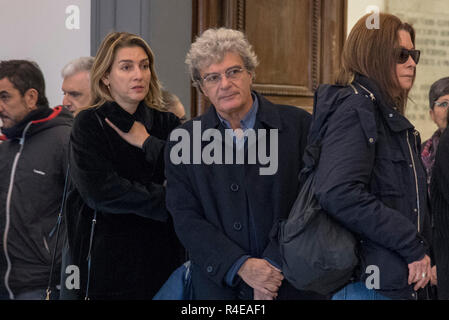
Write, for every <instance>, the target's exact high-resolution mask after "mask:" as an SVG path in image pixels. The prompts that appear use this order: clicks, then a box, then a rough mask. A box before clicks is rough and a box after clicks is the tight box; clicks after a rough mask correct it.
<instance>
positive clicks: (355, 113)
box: [310, 76, 430, 299]
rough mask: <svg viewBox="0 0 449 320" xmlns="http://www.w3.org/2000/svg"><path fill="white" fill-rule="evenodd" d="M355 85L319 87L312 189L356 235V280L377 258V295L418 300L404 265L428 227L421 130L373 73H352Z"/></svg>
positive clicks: (422, 246) (419, 248)
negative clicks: (389, 100)
mask: <svg viewBox="0 0 449 320" xmlns="http://www.w3.org/2000/svg"><path fill="white" fill-rule="evenodd" d="M353 85H354V88H353V89H351V88H350V87H346V88H343V87H338V86H329V85H323V86H320V87H319V89H318V91H317V93H316V98H317V103H316V105H315V110H314V120H313V124H312V127H311V131H310V137H311V138H313V137H314V136H317V134H318V133H319V132H320V130H322V131H321V133H323V132H324V133H325V134H324V138H323V140H322V149H321V157H320V161H319V164H318V168H317V173H316V196H317V198H318V199H319V202H320V204H321V205H322V207H323V208H324V209H325V210H327V211H328V212H329V214H331V215H332V216H334V217H335V218H336V219H337V220H339V221H340V222H342V223H343V225H344V226H346V227H347V228H348V229H349V230H351V231H353V232H354V233H355V234H356V235H357V237H358V238H359V239H360V259H361V268H360V271H361V274H360V277H361V279H360V280H362V281H365V279H366V278H367V276H369V275H370V274H371V273H370V272H369V273H366V268H367V267H368V266H370V265H375V266H377V267H379V270H380V274H379V275H380V289H379V291H380V292H381V293H382V294H384V295H386V296H388V297H391V298H394V299H415V298H416V294H415V292H414V291H413V286H412V285H408V266H407V265H408V264H409V263H411V262H414V261H417V260H420V259H422V258H423V257H424V255H425V254H426V250H427V245H426V241H425V240H424V237H423V236H422V234H424V233H428V231H427V230H430V224H429V222H430V221H429V217H428V214H429V212H428V203H427V192H426V190H427V189H426V188H427V187H426V178H425V171H424V168H423V166H422V163H421V158H420V156H419V155H420V145H421V143H420V138H419V133H418V132H417V131H416V130H415V129H414V127H413V125H412V124H411V123H410V122H409V121H408V120H407V119H406V118H405V117H404V116H402V115H401V114H400V113H399V112H398V111H396V110H395V109H394V108H393V107H391V106H390V105H388V103H387V101H386V100H385V99H384V98H383V97H382V95H381V93H380V92H379V90H378V88H377V86H376V85H375V84H374V83H373V82H372V81H371V80H369V79H368V78H366V77H362V76H357V77H356V79H355V82H354V83H353ZM428 239H430V238H428Z"/></svg>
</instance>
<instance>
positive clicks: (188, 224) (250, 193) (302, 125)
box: [165, 93, 323, 299]
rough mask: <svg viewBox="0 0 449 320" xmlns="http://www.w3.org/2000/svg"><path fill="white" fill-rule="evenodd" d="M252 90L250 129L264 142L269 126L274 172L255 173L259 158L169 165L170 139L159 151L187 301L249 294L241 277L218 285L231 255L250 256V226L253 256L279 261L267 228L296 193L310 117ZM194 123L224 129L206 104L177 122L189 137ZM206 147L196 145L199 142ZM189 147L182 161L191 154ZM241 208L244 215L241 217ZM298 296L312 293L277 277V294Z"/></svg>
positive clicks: (232, 259)
mask: <svg viewBox="0 0 449 320" xmlns="http://www.w3.org/2000/svg"><path fill="white" fill-rule="evenodd" d="M256 95H257V98H258V101H259V109H258V112H257V115H256V123H255V128H254V129H255V130H256V131H257V129H267V138H266V140H267V141H269V140H270V139H269V137H270V136H271V133H270V131H269V129H278V134H279V137H278V147H279V148H278V156H279V159H278V170H277V172H276V173H275V174H274V175H260V174H259V173H260V172H259V169H260V167H261V165H260V163H257V164H248V163H249V161H245V163H246V164H240V165H239V164H211V165H207V164H205V163H202V164H182V163H181V164H173V162H172V161H171V157H170V153H171V150H172V149H173V148H174V146H175V145H177V142H176V141H174V142H169V144H168V147H167V149H166V155H165V161H166V176H167V207H168V209H169V211H170V213H171V214H172V216H173V219H174V223H175V229H176V232H177V234H178V236H179V238H180V240H181V242H182V243H183V244H184V246H185V248H186V249H187V251H188V252H189V254H190V257H191V260H192V283H193V290H194V298H195V299H251V298H252V294H253V291H252V289H250V287H249V286H248V285H246V284H245V283H244V282H243V281H241V280H240V283H239V284H238V285H237V286H235V287H230V286H228V285H226V284H225V277H226V274H227V272H228V271H229V269H230V268H231V266H232V265H233V264H234V263H235V262H236V260H237V259H239V258H240V257H242V256H244V255H251V252H250V251H251V248H250V247H251V240H250V236H249V234H250V229H251V228H252V229H253V230H255V239H252V240H253V241H254V242H255V243H257V246H258V252H257V254H256V255H254V254H253V255H252V256H253V257H256V258H268V259H269V260H271V261H272V262H274V263H276V264H277V265H278V266H280V265H281V260H280V258H279V249H278V246H277V245H276V243H275V242H270V231H271V230H272V229H273V227H275V226H276V223H277V221H278V219H282V218H286V217H287V216H288V214H289V211H290V208H291V206H292V205H293V203H294V201H295V199H296V196H297V194H298V190H299V182H298V174H299V172H300V170H301V168H302V154H303V151H304V148H305V146H306V142H307V132H308V128H309V125H310V119H311V117H310V115H309V114H308V113H307V112H305V111H304V110H301V109H299V108H296V107H292V106H282V105H274V104H272V103H271V102H269V101H268V100H267V99H265V98H264V97H262V96H261V95H259V94H257V93H256ZM194 121H199V122H200V123H201V134H203V133H204V132H205V131H206V130H208V129H211V128H214V129H219V130H220V132H221V134H222V137H224V127H223V125H222V123H221V122H220V120H219V118H218V117H217V114H216V111H215V108H214V106H211V107H210V109H209V111H208V112H207V113H206V114H204V115H202V116H200V117H199V118H196V119H194V120H193V121H189V122H187V123H185V124H184V125H182V126H181V127H180V128H182V129H185V130H186V131H187V132H188V133H189V135H190V137H191V138H192V139H193V126H194ZM197 124H198V123H197ZM173 133H175V132H173ZM207 144H208V142H203V143H202V147H203V148H204V147H205V146H206V145H207ZM190 146H191V147H192V143H190ZM174 150H176V149H174ZM192 150H193V149H192ZM192 150H191V152H190V153H191V154H190V158H192V157H193V156H195V155H192V153H196V152H195V151H192ZM223 150H225V149H224V148H223ZM269 150H270V149H269V148H267V153H268V152H269ZM224 156H225V151H223V157H224ZM249 211H251V214H252V215H248V212H249ZM251 216H252V219H251ZM301 297H302V298H315V297H316V296H315V295H313V294H307V293H299V292H298V291H296V290H294V289H293V288H292V287H291V286H289V284H288V283H287V281H286V280H284V284H283V285H282V287H281V289H280V291H279V298H301ZM320 298H323V297H321V296H320Z"/></svg>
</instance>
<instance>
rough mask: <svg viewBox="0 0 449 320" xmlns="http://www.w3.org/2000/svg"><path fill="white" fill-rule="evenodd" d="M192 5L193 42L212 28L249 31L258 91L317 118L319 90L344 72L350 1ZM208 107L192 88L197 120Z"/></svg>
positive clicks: (222, 0)
mask: <svg viewBox="0 0 449 320" xmlns="http://www.w3.org/2000/svg"><path fill="white" fill-rule="evenodd" d="M192 1H193V3H192V9H193V19H192V24H193V25H192V41H193V40H194V39H195V37H196V36H197V35H199V34H201V33H202V32H203V31H205V30H207V29H208V28H211V27H220V26H225V27H228V28H234V29H238V30H241V31H243V32H244V33H245V34H246V36H247V38H248V40H249V42H250V43H251V44H252V45H253V47H254V50H255V52H256V54H257V56H258V58H259V61H260V64H259V66H258V67H257V69H256V79H255V82H254V84H253V88H254V89H255V90H257V91H259V92H260V93H262V94H263V95H264V96H266V97H267V98H268V99H269V100H271V101H272V102H275V103H282V104H291V105H295V106H298V107H301V108H304V109H306V110H308V111H310V112H311V110H312V104H313V93H314V90H315V89H316V88H317V86H318V85H319V84H320V83H330V82H332V81H333V78H334V76H335V73H336V71H337V70H338V67H339V61H340V54H341V50H342V47H343V42H344V39H345V34H346V30H345V26H346V0H331V1H329V0H192ZM208 104H209V102H208V101H207V100H206V99H205V98H204V96H203V95H202V94H201V93H200V92H199V91H197V90H196V89H194V88H193V87H192V106H191V107H192V110H191V112H192V115H199V114H202V113H203V112H204V111H205V110H206V109H207V107H208Z"/></svg>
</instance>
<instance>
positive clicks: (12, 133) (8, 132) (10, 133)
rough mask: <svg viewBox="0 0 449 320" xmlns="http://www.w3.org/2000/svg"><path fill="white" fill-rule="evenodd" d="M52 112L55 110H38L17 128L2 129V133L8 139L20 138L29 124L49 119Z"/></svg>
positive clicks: (24, 119)
mask: <svg viewBox="0 0 449 320" xmlns="http://www.w3.org/2000/svg"><path fill="white" fill-rule="evenodd" d="M52 112H53V110H52V109H50V108H48V107H47V108H38V109H36V110H33V111H31V112H30V113H28V114H27V115H26V116H25V118H23V119H22V121H20V122H19V123H18V124H16V125H15V126H13V127H11V128H2V132H3V134H4V135H5V136H6V137H7V138H8V139H14V138H20V137H21V136H22V133H23V130H24V129H25V127H26V126H27V125H28V123H29V122H31V121H35V120H40V119H44V118H47V117H48V116H49V115H50V114H51V113H52Z"/></svg>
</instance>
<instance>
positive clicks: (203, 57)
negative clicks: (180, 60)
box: [185, 28, 259, 86]
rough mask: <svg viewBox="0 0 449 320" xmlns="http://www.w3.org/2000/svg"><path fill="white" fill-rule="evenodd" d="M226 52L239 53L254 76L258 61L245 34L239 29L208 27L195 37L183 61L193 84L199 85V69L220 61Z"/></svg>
mask: <svg viewBox="0 0 449 320" xmlns="http://www.w3.org/2000/svg"><path fill="white" fill-rule="evenodd" d="M228 52H235V53H237V54H239V55H240V57H241V58H242V60H243V64H244V66H245V68H246V69H247V70H248V71H249V72H250V73H251V75H252V77H253V78H254V77H255V75H256V73H255V70H256V67H257V65H258V64H259V62H258V61H257V56H256V54H255V53H254V50H253V47H252V46H251V44H250V43H249V42H248V40H247V39H246V37H245V35H244V34H243V33H242V32H241V31H238V30H233V29H227V28H219V29H208V30H206V31H204V32H203V33H202V34H201V36H200V37H197V38H196V39H195V42H194V43H192V46H191V47H190V50H189V52H188V53H187V56H186V60H185V63H186V64H187V66H188V68H189V72H190V77H191V78H192V81H193V84H194V85H195V86H198V85H199V83H200V81H201V75H200V70H201V69H204V68H207V67H208V66H210V65H211V64H213V63H218V62H220V61H222V60H223V58H224V56H225V55H226V53H228Z"/></svg>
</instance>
